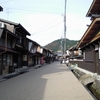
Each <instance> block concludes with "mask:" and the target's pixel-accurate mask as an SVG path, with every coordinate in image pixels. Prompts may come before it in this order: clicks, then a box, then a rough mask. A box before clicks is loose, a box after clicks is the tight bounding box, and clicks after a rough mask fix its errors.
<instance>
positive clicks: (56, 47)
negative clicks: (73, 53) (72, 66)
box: [44, 39, 78, 52]
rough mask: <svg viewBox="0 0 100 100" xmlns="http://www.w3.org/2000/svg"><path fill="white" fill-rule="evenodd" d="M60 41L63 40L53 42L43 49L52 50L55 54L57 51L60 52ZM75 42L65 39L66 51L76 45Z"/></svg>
mask: <svg viewBox="0 0 100 100" xmlns="http://www.w3.org/2000/svg"><path fill="white" fill-rule="evenodd" d="M61 40H63V39H58V40H55V41H53V42H51V43H49V44H48V45H46V46H44V47H46V48H48V49H50V50H53V51H54V52H57V51H58V50H61ZM77 42H78V41H75V40H69V39H66V49H68V48H70V47H72V46H74V45H76V44H77ZM62 48H63V41H62Z"/></svg>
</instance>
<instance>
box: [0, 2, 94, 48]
mask: <svg viewBox="0 0 100 100" xmlns="http://www.w3.org/2000/svg"><path fill="white" fill-rule="evenodd" d="M92 1H93V0H87V1H86V0H67V9H66V17H67V19H66V26H67V31H66V38H68V39H70V40H79V39H81V37H82V36H83V34H84V33H85V31H86V29H87V26H86V25H87V24H90V22H91V21H90V18H86V13H87V11H88V9H89V7H90V5H91V3H92ZM64 2H65V0H20V1H19V0H0V5H1V6H2V7H3V8H4V11H3V12H0V18H3V19H7V20H10V21H13V22H17V23H21V24H22V25H23V26H24V27H25V28H26V30H28V31H29V32H30V33H31V36H30V37H28V38H30V39H32V40H33V41H36V42H38V43H39V44H40V45H42V46H44V45H46V44H48V43H50V42H52V41H54V40H57V39H60V38H61V37H64Z"/></svg>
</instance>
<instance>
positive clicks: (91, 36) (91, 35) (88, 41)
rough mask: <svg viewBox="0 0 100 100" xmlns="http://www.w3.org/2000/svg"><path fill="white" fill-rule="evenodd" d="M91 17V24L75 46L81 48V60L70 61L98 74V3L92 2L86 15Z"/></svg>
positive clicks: (99, 27)
mask: <svg viewBox="0 0 100 100" xmlns="http://www.w3.org/2000/svg"><path fill="white" fill-rule="evenodd" d="M86 16H87V17H91V21H92V22H91V24H90V25H89V26H88V28H87V30H86V32H85V33H84V35H83V37H82V38H81V40H80V42H79V43H78V45H77V48H81V50H82V53H83V59H82V60H81V61H79V59H77V61H71V63H73V64H74V63H76V64H78V66H79V67H81V68H83V69H86V70H88V71H91V72H93V73H97V74H100V1H99V0H93V2H92V4H91V6H90V8H89V11H88V13H87V15H86Z"/></svg>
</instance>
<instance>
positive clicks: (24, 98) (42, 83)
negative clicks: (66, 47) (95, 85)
mask: <svg viewBox="0 0 100 100" xmlns="http://www.w3.org/2000/svg"><path fill="white" fill-rule="evenodd" d="M75 84H76V85H75ZM0 100H94V99H93V98H92V96H91V95H90V94H89V93H88V92H87V90H86V89H85V88H84V87H83V86H82V84H81V83H80V82H79V81H78V80H77V78H76V77H75V76H74V75H73V73H72V72H71V71H70V70H69V69H68V68H67V67H66V66H64V65H63V64H62V65H61V64H60V63H59V62H54V63H51V64H48V65H45V66H43V67H40V68H38V69H32V70H31V71H29V72H26V73H24V74H21V75H18V76H16V77H13V78H9V79H8V80H6V81H3V82H1V83H0Z"/></svg>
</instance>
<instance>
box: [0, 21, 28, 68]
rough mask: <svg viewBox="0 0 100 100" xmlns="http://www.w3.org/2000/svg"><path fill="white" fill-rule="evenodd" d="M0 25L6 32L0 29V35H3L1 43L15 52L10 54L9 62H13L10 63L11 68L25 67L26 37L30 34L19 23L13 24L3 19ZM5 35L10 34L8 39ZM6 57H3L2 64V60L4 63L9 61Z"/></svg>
mask: <svg viewBox="0 0 100 100" xmlns="http://www.w3.org/2000/svg"><path fill="white" fill-rule="evenodd" d="M0 23H1V27H4V29H5V30H6V31H3V30H2V29H1V35H2V33H3V35H4V34H5V37H1V38H3V40H2V39H1V41H2V42H5V44H4V45H7V44H8V46H10V47H11V48H12V47H13V50H14V52H16V53H13V54H12V53H11V54H12V56H10V57H9V58H10V59H11V61H12V60H13V61H12V66H13V68H20V67H22V66H26V65H27V63H25V61H24V60H26V59H27V55H26V53H27V47H26V36H27V35H30V33H29V32H28V31H27V30H26V29H25V28H24V27H23V26H22V25H21V24H19V23H14V22H11V21H8V20H4V19H0ZM7 33H9V34H10V35H9V38H8V34H7ZM6 34H7V35H6ZM3 35H2V36H3ZM2 42H0V43H2ZM6 42H7V43H6ZM5 47H6V46H5ZM1 49H2V48H1ZM7 50H8V49H7ZM3 54H4V53H3ZM7 57H8V56H7V55H6V56H3V62H2V63H4V60H5V61H6V63H7V62H8V61H7V60H6V59H9V58H7ZM5 58H6V59H5Z"/></svg>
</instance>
